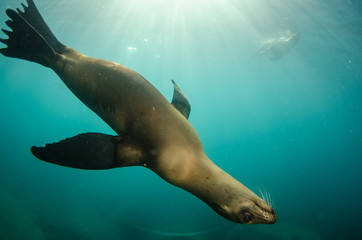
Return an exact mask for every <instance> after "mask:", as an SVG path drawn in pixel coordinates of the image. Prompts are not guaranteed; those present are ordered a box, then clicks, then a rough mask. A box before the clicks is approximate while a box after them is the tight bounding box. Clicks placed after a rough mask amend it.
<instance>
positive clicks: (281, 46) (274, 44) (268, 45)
mask: <svg viewBox="0 0 362 240" xmlns="http://www.w3.org/2000/svg"><path fill="white" fill-rule="evenodd" d="M300 37H301V35H300V33H299V32H294V31H291V30H285V31H282V32H279V33H278V34H276V35H275V36H273V37H269V38H266V39H264V40H263V41H262V44H261V45H260V47H259V50H258V53H257V56H259V57H262V56H269V60H272V61H277V60H280V59H282V58H283V57H284V56H285V55H286V54H288V53H289V52H290V51H291V50H292V48H293V47H294V46H295V45H296V44H297V43H298V42H299V40H300Z"/></svg>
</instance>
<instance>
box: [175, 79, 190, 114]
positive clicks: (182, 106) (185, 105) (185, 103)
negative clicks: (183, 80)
mask: <svg viewBox="0 0 362 240" xmlns="http://www.w3.org/2000/svg"><path fill="white" fill-rule="evenodd" d="M171 81H172V83H173V85H174V90H173V98H172V102H171V104H172V105H173V106H174V107H175V108H176V109H177V110H178V111H179V112H180V113H181V114H182V115H184V116H185V118H186V119H189V116H190V111H191V104H190V102H189V100H187V98H186V96H185V94H184V93H183V92H182V91H181V89H180V88H179V86H177V84H176V83H175V81H174V80H172V79H171Z"/></svg>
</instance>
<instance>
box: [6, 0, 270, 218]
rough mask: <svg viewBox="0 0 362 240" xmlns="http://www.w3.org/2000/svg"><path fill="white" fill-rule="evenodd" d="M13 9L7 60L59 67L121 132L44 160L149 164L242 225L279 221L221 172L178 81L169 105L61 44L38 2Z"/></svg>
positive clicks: (128, 73)
mask: <svg viewBox="0 0 362 240" xmlns="http://www.w3.org/2000/svg"><path fill="white" fill-rule="evenodd" d="M27 4H28V6H25V5H24V4H22V6H23V8H24V11H21V10H19V9H17V11H14V10H11V9H7V10H6V13H7V15H8V16H9V18H10V19H11V20H8V21H6V24H7V25H8V26H9V27H10V28H11V29H12V31H7V30H3V31H4V32H5V34H7V35H8V37H9V38H8V39H0V41H1V42H2V43H4V44H6V45H7V48H2V49H0V52H1V53H2V54H3V55H5V56H8V57H13V58H20V59H25V60H28V61H32V62H36V63H39V64H41V65H43V66H46V67H49V68H51V69H53V70H54V71H55V72H56V73H57V74H58V75H59V77H60V78H61V79H62V80H63V82H64V83H65V84H66V85H67V87H68V88H69V89H70V90H71V91H72V92H73V93H74V94H75V95H76V96H77V97H78V98H79V99H80V100H81V101H82V102H83V103H84V104H85V105H87V106H88V107H89V108H90V109H91V110H92V111H94V112H95V113H96V114H98V116H99V117H101V118H102V119H103V120H104V121H105V122H106V123H107V124H108V125H109V126H110V127H111V128H112V129H113V130H114V131H115V132H116V133H117V134H118V135H117V136H110V135H105V134H100V133H84V134H80V135H77V136H75V137H72V138H69V139H65V140H63V141H60V142H59V143H53V144H47V145H46V146H45V147H32V149H31V151H32V153H33V154H34V155H35V156H36V157H37V158H39V159H41V160H44V161H47V162H50V163H55V164H59V165H63V166H68V167H73V168H81V169H109V168H116V167H125V166H144V167H146V168H149V169H151V170H152V171H154V172H155V173H157V174H158V175H159V176H160V177H162V178H163V179H164V180H166V181H167V182H169V183H171V184H173V185H175V186H178V187H180V188H183V189H185V190H186V191H189V192H191V193H192V194H194V195H195V196H197V197H198V198H200V199H201V200H202V201H204V202H205V203H207V204H208V205H209V206H210V207H211V208H213V209H214V210H215V211H216V212H217V213H219V214H220V215H221V216H223V217H225V218H227V219H229V220H231V221H234V222H238V223H249V224H250V223H275V221H276V219H277V218H276V214H275V213H274V211H273V209H272V208H271V207H270V205H269V204H268V203H267V202H266V201H265V200H264V199H261V198H259V197H258V196H257V195H256V194H254V193H253V192H252V191H250V190H249V189H248V188H246V187H245V186H244V185H243V184H241V183H240V182H238V181H237V180H235V179H234V178H233V177H231V176H230V175H229V174H227V173H226V172H224V171H223V170H222V169H220V168H219V167H217V166H216V165H215V164H214V163H213V162H212V161H211V160H210V159H209V158H208V157H207V156H206V155H205V153H204V151H203V148H202V145H201V142H200V139H199V137H198V135H197V134H196V132H195V130H194V128H193V127H192V126H191V124H190V123H189V122H188V120H187V118H188V116H189V113H190V104H189V102H188V100H187V99H186V97H185V95H184V94H183V93H182V91H181V90H180V89H179V88H178V86H177V85H176V84H175V83H174V96H173V100H172V103H171V104H170V103H169V102H168V101H167V100H166V99H165V98H164V97H163V96H162V95H161V93H160V92H158V91H157V89H156V88H155V87H153V86H152V85H151V84H150V83H149V82H148V81H147V80H146V79H144V78H143V77H142V76H141V75H139V74H138V73H136V72H134V71H132V70H131V69H129V68H127V67H124V66H122V65H120V64H117V63H114V62H110V61H105V60H100V59H96V58H90V57H87V56H85V55H83V54H81V53H79V52H77V51H75V50H73V49H71V48H69V47H67V46H65V45H63V44H62V43H60V42H59V41H58V40H57V39H56V37H55V36H54V35H53V34H52V32H51V30H50V29H49V27H48V26H47V25H46V23H45V21H44V20H43V18H42V17H41V15H40V13H39V12H38V10H37V8H36V6H35V4H34V2H33V1H32V0H27Z"/></svg>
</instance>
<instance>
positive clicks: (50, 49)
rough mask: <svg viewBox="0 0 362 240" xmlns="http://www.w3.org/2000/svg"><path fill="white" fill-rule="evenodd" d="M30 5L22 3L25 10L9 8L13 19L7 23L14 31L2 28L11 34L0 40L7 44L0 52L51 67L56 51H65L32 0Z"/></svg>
mask: <svg viewBox="0 0 362 240" xmlns="http://www.w3.org/2000/svg"><path fill="white" fill-rule="evenodd" d="M27 3H28V6H25V5H24V4H22V6H23V8H24V11H23V12H22V11H21V10H20V9H17V11H14V10H11V9H7V10H6V14H7V15H8V16H9V18H10V19H11V20H8V21H6V24H7V25H8V26H9V27H10V29H11V30H12V31H7V30H4V29H2V31H3V32H4V33H5V34H6V35H8V36H9V38H8V39H1V38H0V42H2V43H4V44H6V45H7V48H1V49H0V53H2V54H3V55H5V56H8V57H13V58H20V59H24V60H28V61H32V62H37V63H39V64H42V65H43V66H46V67H49V66H50V65H51V64H52V63H53V62H54V59H55V58H56V53H62V52H64V51H65V49H66V48H65V46H64V45H63V44H61V43H60V42H59V41H58V40H57V39H56V37H55V36H54V35H53V33H52V32H51V31H50V29H49V27H48V26H47V24H46V23H45V21H44V20H43V18H42V17H41V15H40V13H39V11H38V10H37V8H36V6H35V4H34V2H33V1H32V0H27Z"/></svg>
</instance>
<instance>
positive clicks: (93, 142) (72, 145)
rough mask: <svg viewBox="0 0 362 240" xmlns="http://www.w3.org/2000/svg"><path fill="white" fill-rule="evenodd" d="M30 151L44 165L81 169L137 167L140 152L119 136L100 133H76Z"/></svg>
mask: <svg viewBox="0 0 362 240" xmlns="http://www.w3.org/2000/svg"><path fill="white" fill-rule="evenodd" d="M31 152H32V153H33V154H34V155H35V156H36V157H37V158H39V159H40V160H43V161H45V162H49V163H54V164H58V165H62V166H66V167H72V168H80V169H89V170H91V169H109V168H115V167H123V166H133V165H140V164H139V160H140V158H139V156H140V155H139V154H138V153H139V151H135V148H133V147H132V146H131V145H126V144H124V143H123V142H122V138H121V137H119V136H111V135H106V134H101V133H83V134H79V135H77V136H74V137H72V138H67V139H65V140H62V141H60V142H58V143H52V144H46V146H45V147H32V148H31ZM115 156H117V157H115Z"/></svg>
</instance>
